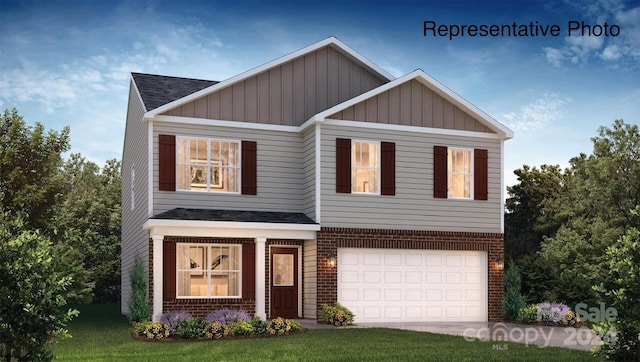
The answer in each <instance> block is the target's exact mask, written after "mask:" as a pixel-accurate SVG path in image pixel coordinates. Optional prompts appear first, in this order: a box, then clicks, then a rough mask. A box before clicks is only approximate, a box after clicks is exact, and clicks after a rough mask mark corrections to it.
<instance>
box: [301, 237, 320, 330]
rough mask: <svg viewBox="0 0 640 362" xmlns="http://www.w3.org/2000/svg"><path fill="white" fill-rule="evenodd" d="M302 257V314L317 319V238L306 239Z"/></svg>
mask: <svg viewBox="0 0 640 362" xmlns="http://www.w3.org/2000/svg"><path fill="white" fill-rule="evenodd" d="M303 252H304V255H303V257H302V259H303V260H302V262H303V267H302V280H303V281H304V283H303V286H302V288H303V290H302V308H303V311H302V316H303V317H304V318H311V319H316V317H317V306H318V246H317V243H316V241H315V240H305V241H304V247H303Z"/></svg>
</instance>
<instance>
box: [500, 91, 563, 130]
mask: <svg viewBox="0 0 640 362" xmlns="http://www.w3.org/2000/svg"><path fill="white" fill-rule="evenodd" d="M569 102H571V100H570V99H569V98H563V97H561V96H560V95H558V94H555V93H553V94H548V93H547V94H544V95H543V96H542V97H541V98H538V99H536V100H534V101H532V102H530V103H527V104H525V105H523V106H521V107H520V109H518V110H517V111H512V112H509V113H505V114H503V115H502V117H501V118H502V119H503V121H504V123H505V124H506V125H507V126H508V127H509V128H511V129H512V130H514V131H532V130H536V129H539V128H542V127H544V126H545V125H546V124H548V123H551V122H556V121H559V120H561V119H563V117H564V114H565V110H564V109H563V108H564V106H565V105H566V104H567V103H569Z"/></svg>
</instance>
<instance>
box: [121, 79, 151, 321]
mask: <svg viewBox="0 0 640 362" xmlns="http://www.w3.org/2000/svg"><path fill="white" fill-rule="evenodd" d="M143 116H144V108H143V106H142V104H141V103H140V99H139V98H138V95H137V93H136V91H135V89H133V85H131V86H130V88H129V104H128V108H127V122H126V129H125V139H124V150H123V155H122V174H121V176H122V177H121V178H122V254H121V255H122V256H121V263H122V266H121V268H122V269H121V272H122V274H121V275H122V276H121V288H122V297H121V301H122V302H121V311H122V313H123V314H129V301H130V298H131V280H130V275H131V272H132V271H133V268H134V264H135V259H136V257H140V258H141V259H142V261H143V263H144V265H145V269H146V268H148V262H149V233H148V231H146V230H143V228H142V225H143V224H144V222H145V221H146V220H147V214H148V205H149V198H148V187H147V185H148V167H147V135H148V131H147V123H146V122H145V121H143ZM132 165H135V208H134V209H133V210H131V166H132Z"/></svg>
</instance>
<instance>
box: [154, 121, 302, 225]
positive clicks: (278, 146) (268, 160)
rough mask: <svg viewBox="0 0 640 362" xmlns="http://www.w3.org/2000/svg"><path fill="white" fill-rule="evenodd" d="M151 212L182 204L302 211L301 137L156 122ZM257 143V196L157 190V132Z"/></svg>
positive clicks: (280, 133) (206, 207)
mask: <svg viewBox="0 0 640 362" xmlns="http://www.w3.org/2000/svg"><path fill="white" fill-rule="evenodd" d="M153 131H154V132H153V133H154V134H153V154H154V157H153V158H154V199H153V202H154V205H153V214H154V215H158V214H160V213H162V212H165V211H168V210H171V209H174V208H177V207H182V208H196V209H222V210H252V211H280V212H303V209H304V206H303V179H304V172H303V166H302V162H303V161H302V160H303V158H302V154H303V146H302V137H301V136H300V134H299V133H296V132H282V131H267V130H255V129H242V128H229V127H217V126H202V125H189V124H176V123H169V122H156V123H154V127H153ZM160 134H167V135H175V136H176V137H181V136H182V137H201V138H215V139H225V140H234V141H243V140H246V141H256V142H257V166H258V167H257V178H258V183H257V191H258V192H257V195H241V194H227V193H216V192H211V193H207V192H197V191H158V135H160Z"/></svg>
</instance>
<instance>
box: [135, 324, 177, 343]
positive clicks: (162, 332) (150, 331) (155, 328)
mask: <svg viewBox="0 0 640 362" xmlns="http://www.w3.org/2000/svg"><path fill="white" fill-rule="evenodd" d="M131 334H133V335H134V336H138V337H145V338H148V339H162V338H166V337H169V334H170V331H169V326H168V325H167V324H165V323H160V322H151V321H142V322H135V323H133V324H132V325H131Z"/></svg>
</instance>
